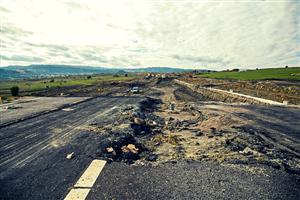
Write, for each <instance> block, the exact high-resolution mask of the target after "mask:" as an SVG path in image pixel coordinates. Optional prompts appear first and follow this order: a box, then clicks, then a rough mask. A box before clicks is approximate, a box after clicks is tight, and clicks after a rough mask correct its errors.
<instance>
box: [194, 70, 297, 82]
mask: <svg viewBox="0 0 300 200" xmlns="http://www.w3.org/2000/svg"><path fill="white" fill-rule="evenodd" d="M199 76H201V77H205V78H216V79H235V80H264V79H286V80H300V67H290V68H270V69H259V70H248V71H241V72H211V73H203V74H199Z"/></svg>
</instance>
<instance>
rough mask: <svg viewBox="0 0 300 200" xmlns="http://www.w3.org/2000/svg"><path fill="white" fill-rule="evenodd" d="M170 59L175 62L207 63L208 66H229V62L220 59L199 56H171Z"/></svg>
mask: <svg viewBox="0 0 300 200" xmlns="http://www.w3.org/2000/svg"><path fill="white" fill-rule="evenodd" d="M171 57H172V58H174V59H176V60H185V61H192V62H197V63H209V64H222V65H228V64H230V62H229V61H225V60H224V59H222V58H208V57H201V56H198V57H196V56H181V55H172V56H171Z"/></svg>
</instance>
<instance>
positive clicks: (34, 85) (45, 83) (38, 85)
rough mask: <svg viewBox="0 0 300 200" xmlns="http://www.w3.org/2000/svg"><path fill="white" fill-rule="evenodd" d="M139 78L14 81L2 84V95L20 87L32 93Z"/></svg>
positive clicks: (0, 91) (105, 76)
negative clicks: (15, 87) (48, 89)
mask: <svg viewBox="0 0 300 200" xmlns="http://www.w3.org/2000/svg"><path fill="white" fill-rule="evenodd" d="M134 78H137V75H135V74H129V75H128V76H127V77H125V76H124V75H119V76H113V75H92V76H91V78H89V79H88V78H87V76H71V77H64V78H62V77H57V78H45V79H39V80H14V81H1V82H0V95H1V96H7V95H9V94H10V88H11V87H13V86H18V87H19V88H20V92H21V93H22V92H31V91H37V90H43V89H47V88H53V87H65V86H77V85H93V84H97V83H100V82H104V81H125V80H132V79H134Z"/></svg>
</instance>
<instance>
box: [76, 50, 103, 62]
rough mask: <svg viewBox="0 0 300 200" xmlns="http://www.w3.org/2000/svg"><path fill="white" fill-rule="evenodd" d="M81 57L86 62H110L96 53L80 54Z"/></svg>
mask: <svg viewBox="0 0 300 200" xmlns="http://www.w3.org/2000/svg"><path fill="white" fill-rule="evenodd" d="M80 56H81V57H82V58H83V59H84V60H85V61H91V60H92V61H98V62H101V63H107V62H108V60H107V59H105V58H104V57H102V56H99V55H97V54H96V53H95V52H94V53H85V52H84V53H80Z"/></svg>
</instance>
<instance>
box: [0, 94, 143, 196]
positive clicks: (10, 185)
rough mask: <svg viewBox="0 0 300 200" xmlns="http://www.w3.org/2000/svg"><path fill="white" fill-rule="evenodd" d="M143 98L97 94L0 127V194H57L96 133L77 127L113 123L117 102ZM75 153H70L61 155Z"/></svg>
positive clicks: (94, 146) (92, 154) (91, 148)
mask: <svg viewBox="0 0 300 200" xmlns="http://www.w3.org/2000/svg"><path fill="white" fill-rule="evenodd" d="M140 101H142V98H136V97H98V98H94V99H92V100H90V101H87V102H83V103H81V104H78V105H75V106H71V107H69V109H67V110H60V111H56V112H52V113H48V114H45V115H42V116H39V117H35V118H32V119H28V120H25V121H22V122H19V123H16V124H13V125H10V126H7V127H4V128H1V129H0V155H1V156H0V194H1V195H0V199H61V198H63V197H64V195H65V193H66V192H67V191H68V188H70V187H71V186H72V185H74V183H75V182H76V179H77V178H78V177H79V176H80V174H81V173H82V172H83V171H84V170H85V168H86V167H87V166H88V165H89V163H90V162H91V161H92V160H93V159H97V158H98V157H97V151H98V148H99V143H100V142H101V141H102V140H103V137H101V135H100V134H95V133H94V134H91V132H89V131H87V130H85V129H84V128H82V127H83V126H84V125H88V124H89V123H92V122H93V121H94V120H97V121H99V119H100V121H102V122H103V123H104V124H105V123H107V124H110V123H113V121H114V120H115V115H114V114H115V112H116V110H118V109H119V107H120V106H122V105H124V104H126V105H130V104H138V103H139V102H140ZM71 152H74V158H73V159H71V160H68V159H66V156H67V154H70V153H71Z"/></svg>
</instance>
